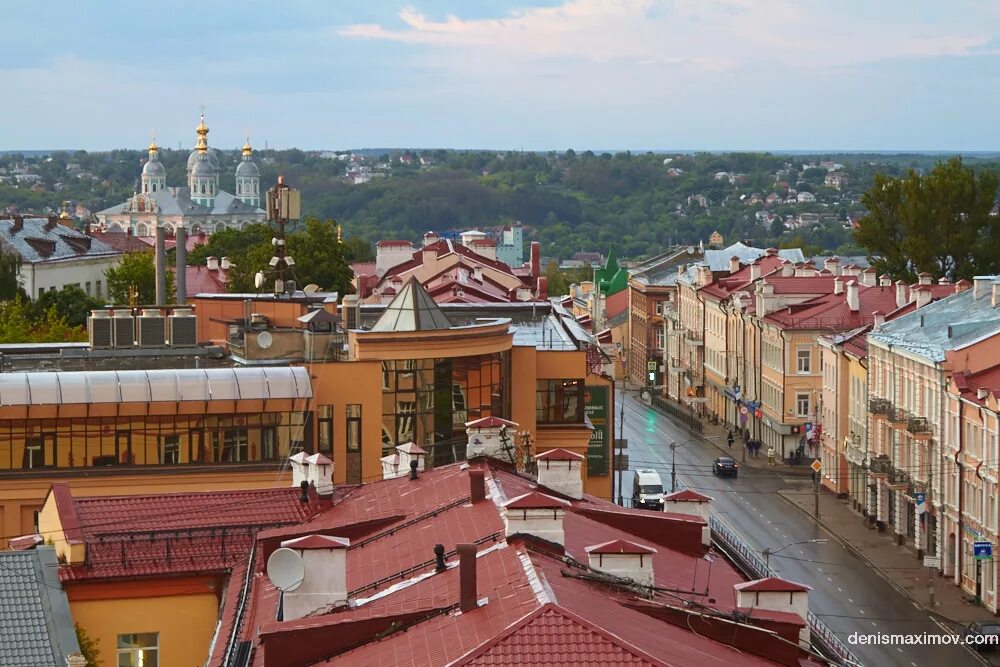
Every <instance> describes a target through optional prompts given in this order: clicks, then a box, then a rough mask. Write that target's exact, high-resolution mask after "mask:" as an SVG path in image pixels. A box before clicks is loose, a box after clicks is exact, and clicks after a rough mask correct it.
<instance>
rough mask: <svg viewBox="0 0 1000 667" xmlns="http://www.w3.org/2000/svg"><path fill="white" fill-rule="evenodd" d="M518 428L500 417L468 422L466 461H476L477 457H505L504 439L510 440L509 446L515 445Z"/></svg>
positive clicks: (513, 423)
mask: <svg viewBox="0 0 1000 667" xmlns="http://www.w3.org/2000/svg"><path fill="white" fill-rule="evenodd" d="M517 426H518V425H517V423H516V422H512V421H507V420H506V419H500V418H499V417H483V418H482V419H476V420H475V421H471V422H466V424H465V434H466V437H467V438H468V440H467V441H466V445H465V458H466V460H469V459H474V458H476V457H477V456H492V457H494V458H502V457H504V456H505V455H506V453H505V451H504V450H505V449H506V446H505V445H504V442H503V440H504V438H507V439H508V446H509V444H511V443H513V438H514V433H515V432H517Z"/></svg>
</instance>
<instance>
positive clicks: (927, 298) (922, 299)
mask: <svg viewBox="0 0 1000 667" xmlns="http://www.w3.org/2000/svg"><path fill="white" fill-rule="evenodd" d="M994 291H995V290H994ZM912 292H915V293H916V299H917V308H923V307H924V306H926V305H927V304H929V303H930V302H931V291H930V290H929V289H920V288H919V287H917V288H914V289H913V290H912ZM993 305H994V307H995V306H996V302H995V301H994V304H993Z"/></svg>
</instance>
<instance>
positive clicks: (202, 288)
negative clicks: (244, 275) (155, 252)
mask: <svg viewBox="0 0 1000 667" xmlns="http://www.w3.org/2000/svg"><path fill="white" fill-rule="evenodd" d="M185 269H186V270H185V271H184V275H185V276H186V282H185V283H184V291H185V292H186V293H187V296H189V297H192V296H195V295H196V294H224V293H225V292H226V284H227V283H228V282H229V272H228V271H223V270H221V269H219V270H217V271H212V270H210V269H209V268H208V267H207V266H188V267H185ZM171 270H172V271H175V272H176V268H173V267H172V268H171Z"/></svg>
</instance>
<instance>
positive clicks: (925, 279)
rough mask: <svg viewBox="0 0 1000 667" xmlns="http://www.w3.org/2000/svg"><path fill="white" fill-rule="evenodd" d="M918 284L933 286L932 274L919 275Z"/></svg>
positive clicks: (923, 273)
mask: <svg viewBox="0 0 1000 667" xmlns="http://www.w3.org/2000/svg"><path fill="white" fill-rule="evenodd" d="M917 284H918V285H932V284H933V283H932V282H931V274H929V273H927V272H926V271H923V272H921V273H919V274H917Z"/></svg>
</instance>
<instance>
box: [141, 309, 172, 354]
mask: <svg viewBox="0 0 1000 667" xmlns="http://www.w3.org/2000/svg"><path fill="white" fill-rule="evenodd" d="M136 324H137V325H138V330H139V347H166V344H167V330H166V325H167V323H166V318H164V317H163V314H162V313H161V312H160V311H159V310H157V309H155V308H146V309H144V310H143V311H142V315H140V316H139V317H137V318H136Z"/></svg>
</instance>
